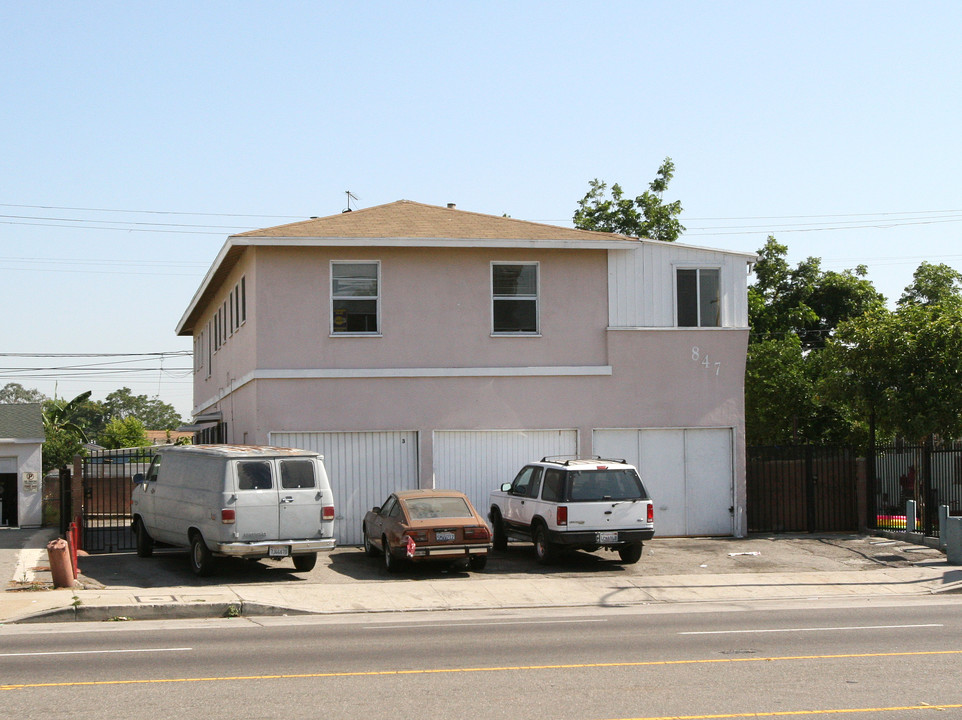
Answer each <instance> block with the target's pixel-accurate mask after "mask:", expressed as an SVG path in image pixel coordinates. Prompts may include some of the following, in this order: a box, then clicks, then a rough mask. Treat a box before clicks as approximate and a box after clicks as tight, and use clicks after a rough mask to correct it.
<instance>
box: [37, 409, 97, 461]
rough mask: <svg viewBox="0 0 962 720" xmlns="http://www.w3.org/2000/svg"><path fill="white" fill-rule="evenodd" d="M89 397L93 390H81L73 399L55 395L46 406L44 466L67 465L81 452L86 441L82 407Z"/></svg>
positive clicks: (44, 412)
mask: <svg viewBox="0 0 962 720" xmlns="http://www.w3.org/2000/svg"><path fill="white" fill-rule="evenodd" d="M89 398H90V391H89V390H88V391H87V392H84V393H81V394H80V395H78V396H77V397H75V398H74V399H73V400H66V399H64V398H54V399H53V400H48V401H47V402H45V403H44V406H43V431H44V434H45V435H46V440H45V441H44V444H43V470H44V472H48V471H49V470H53V469H57V468H67V467H70V465H71V464H72V463H73V457H74V455H77V454H79V453H80V452H81V450H82V448H83V444H84V443H85V442H87V433H86V430H85V428H84V427H83V424H82V422H81V421H80V419H79V409H80V408H81V407H82V406H83V404H84V403H85V402H86V401H87V400H88V399H89Z"/></svg>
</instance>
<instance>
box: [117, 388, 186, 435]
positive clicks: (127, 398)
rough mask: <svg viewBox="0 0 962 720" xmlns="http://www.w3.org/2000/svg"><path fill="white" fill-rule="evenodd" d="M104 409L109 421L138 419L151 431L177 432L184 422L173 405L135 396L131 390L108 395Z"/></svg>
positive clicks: (155, 399) (144, 396) (157, 399)
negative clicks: (129, 418) (114, 419)
mask: <svg viewBox="0 0 962 720" xmlns="http://www.w3.org/2000/svg"><path fill="white" fill-rule="evenodd" d="M104 409H105V413H106V416H107V418H108V419H113V418H120V419H124V418H128V417H136V418H138V419H140V421H141V422H143V424H144V427H146V428H148V429H150V430H175V429H176V428H177V427H178V426H180V425H183V420H182V419H181V417H180V414H179V413H178V412H177V410H175V409H174V407H173V405H168V404H167V403H165V402H162V401H161V400H160V398H157V397H153V398H148V397H147V396H146V395H134V394H133V392H131V390H130V388H127V387H125V388H121V389H120V390H115V391H114V392H112V393H110V394H109V395H107V398H106V399H105V400H104Z"/></svg>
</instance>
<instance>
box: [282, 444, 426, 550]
mask: <svg viewBox="0 0 962 720" xmlns="http://www.w3.org/2000/svg"><path fill="white" fill-rule="evenodd" d="M270 442H271V443H272V444H274V445H278V446H280V447H295V448H302V449H304V450H314V451H316V452H319V453H321V454H322V455H323V456H324V466H325V467H326V468H327V474H328V475H329V476H330V478H331V489H332V490H333V491H334V510H335V512H336V516H335V517H336V520H335V523H334V535H335V537H336V538H337V543H338V545H360V544H361V543H362V542H363V538H362V537H361V522H362V520H363V519H364V513H366V512H367V511H368V510H370V509H371V508H372V507H374V506H375V505H380V504H381V503H383V502H384V500H385V499H386V498H387V496H388V495H390V494H391V493H392V492H394V491H395V490H408V489H413V488H416V487H417V486H418V443H417V433H416V432H414V431H407V432H314V433H289V432H273V433H271V434H270Z"/></svg>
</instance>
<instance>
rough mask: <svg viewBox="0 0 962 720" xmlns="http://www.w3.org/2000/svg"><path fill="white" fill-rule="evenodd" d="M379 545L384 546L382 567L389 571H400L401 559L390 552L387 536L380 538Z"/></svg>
mask: <svg viewBox="0 0 962 720" xmlns="http://www.w3.org/2000/svg"><path fill="white" fill-rule="evenodd" d="M381 545H382V546H383V547H384V567H385V569H386V570H387V571H388V572H389V573H396V572H401V561H400V560H398V559H397V558H396V557H394V556H393V555H392V554H391V546H390V545H388V542H387V537H382V538H381Z"/></svg>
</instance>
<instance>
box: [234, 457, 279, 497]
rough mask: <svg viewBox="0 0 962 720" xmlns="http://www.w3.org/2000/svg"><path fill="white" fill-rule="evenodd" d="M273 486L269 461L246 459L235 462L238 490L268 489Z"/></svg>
mask: <svg viewBox="0 0 962 720" xmlns="http://www.w3.org/2000/svg"><path fill="white" fill-rule="evenodd" d="M273 486H274V483H273V481H272V479H271V464H270V463H269V462H264V461H263V460H246V461H243V462H239V463H237V489H238V490H270V489H271V488H272V487H273Z"/></svg>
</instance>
